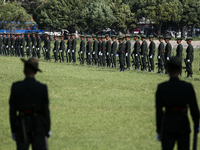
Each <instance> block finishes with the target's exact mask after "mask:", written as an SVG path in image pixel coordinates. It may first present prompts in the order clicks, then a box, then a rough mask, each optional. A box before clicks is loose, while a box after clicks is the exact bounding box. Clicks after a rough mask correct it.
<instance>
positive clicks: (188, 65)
mask: <svg viewBox="0 0 200 150" xmlns="http://www.w3.org/2000/svg"><path fill="white" fill-rule="evenodd" d="M190 39H192V38H190V37H189V38H187V39H186V40H190ZM186 53H187V55H186V60H185V63H186V71H187V73H188V74H187V77H192V74H193V72H192V62H193V56H194V54H193V53H194V50H193V46H192V44H189V45H188V47H187V49H186Z"/></svg>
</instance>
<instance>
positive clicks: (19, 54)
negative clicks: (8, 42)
mask: <svg viewBox="0 0 200 150" xmlns="http://www.w3.org/2000/svg"><path fill="white" fill-rule="evenodd" d="M17 40H18V42H17V44H18V46H17V51H18V56H19V57H20V56H21V52H20V46H21V37H20V34H19V37H18V38H17Z"/></svg>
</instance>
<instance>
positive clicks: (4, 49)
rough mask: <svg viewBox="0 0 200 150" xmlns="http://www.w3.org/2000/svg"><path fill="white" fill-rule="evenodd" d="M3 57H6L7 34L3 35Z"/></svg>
mask: <svg viewBox="0 0 200 150" xmlns="http://www.w3.org/2000/svg"><path fill="white" fill-rule="evenodd" d="M3 55H6V33H3Z"/></svg>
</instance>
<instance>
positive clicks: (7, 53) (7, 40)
mask: <svg viewBox="0 0 200 150" xmlns="http://www.w3.org/2000/svg"><path fill="white" fill-rule="evenodd" d="M6 36H7V38H6V56H9V55H10V37H9V36H10V34H9V33H7V34H6Z"/></svg>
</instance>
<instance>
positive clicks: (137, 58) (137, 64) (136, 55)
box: [131, 35, 140, 70]
mask: <svg viewBox="0 0 200 150" xmlns="http://www.w3.org/2000/svg"><path fill="white" fill-rule="evenodd" d="M139 38H140V37H139V35H134V40H135V44H134V51H133V52H132V54H131V55H134V58H135V62H134V63H135V70H139V67H140V56H139V53H140V42H139Z"/></svg>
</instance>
